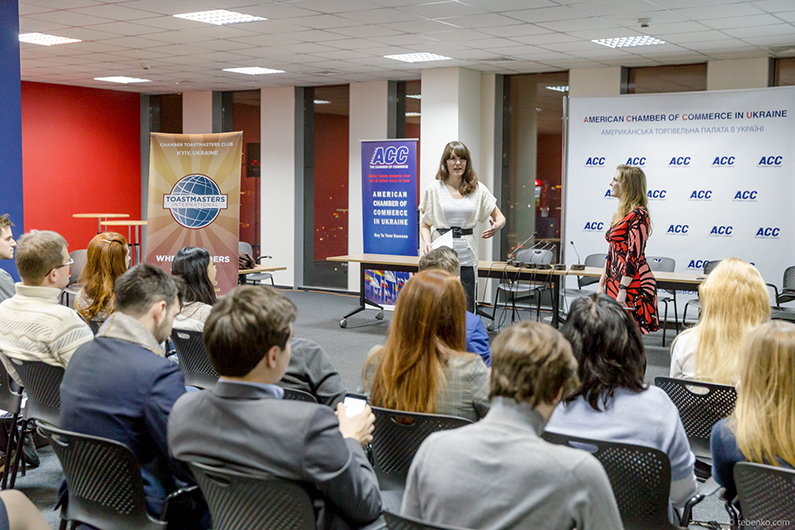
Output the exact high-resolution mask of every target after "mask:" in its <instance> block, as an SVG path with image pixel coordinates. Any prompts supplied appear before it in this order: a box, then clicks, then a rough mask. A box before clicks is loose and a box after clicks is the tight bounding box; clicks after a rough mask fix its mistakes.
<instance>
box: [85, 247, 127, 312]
mask: <svg viewBox="0 0 795 530" xmlns="http://www.w3.org/2000/svg"><path fill="white" fill-rule="evenodd" d="M129 267H130V247H128V246H127V240H126V239H124V237H123V236H122V235H121V234H117V233H115V232H104V233H102V234H97V235H95V236H94V238H93V239H92V240H91V242H90V243H89V244H88V250H87V251H86V266H85V267H84V268H83V272H81V273H80V279H79V280H78V283H79V284H81V285H82V286H83V288H82V289H80V292H79V293H78V294H77V297H76V298H75V309H77V313H78V314H79V315H80V316H81V317H83V319H84V320H85V321H86V322H91V321H92V320H93V321H95V322H98V323H101V322H104V321H105V320H106V319H107V318H108V316H110V314H111V313H113V311H114V309H115V302H114V298H113V287H114V285H115V284H116V279H117V278H118V277H119V276H121V275H122V274H124V272H125V271H126V270H127V269H128V268H129Z"/></svg>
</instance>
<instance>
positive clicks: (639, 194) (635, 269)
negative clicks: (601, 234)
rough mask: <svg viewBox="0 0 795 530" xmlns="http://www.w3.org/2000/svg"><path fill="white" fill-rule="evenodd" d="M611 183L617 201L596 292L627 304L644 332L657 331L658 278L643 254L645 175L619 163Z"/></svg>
mask: <svg viewBox="0 0 795 530" xmlns="http://www.w3.org/2000/svg"><path fill="white" fill-rule="evenodd" d="M610 186H611V190H610V195H612V196H613V197H616V198H617V199H618V200H619V201H620V203H619V205H618V210H616V213H614V214H613V220H612V222H611V223H610V229H609V230H608V231H607V233H606V234H605V239H607V242H608V243H609V244H610V248H609V250H608V252H607V260H606V261H605V270H604V272H603V273H602V276H601V278H599V288H598V290H597V292H598V293H607V294H608V295H609V296H611V297H612V298H615V299H616V301H617V302H620V303H624V304H626V305H627V306H628V308H629V309H630V310H631V311H632V314H633V315H634V316H635V320H636V321H637V323H638V326H640V330H641V331H642V332H643V333H650V332H652V331H657V330H658V329H660V324H659V322H658V320H657V282H656V281H655V279H654V275H653V274H652V273H651V269H649V264H648V263H646V256H645V251H646V241H647V240H648V239H649V233H650V231H651V219H650V218H649V209H648V207H647V206H646V175H645V174H644V173H643V170H642V169H640V168H639V167H634V166H625V165H621V166H618V168H616V175H615V176H614V177H613V181H612V182H611V183H610Z"/></svg>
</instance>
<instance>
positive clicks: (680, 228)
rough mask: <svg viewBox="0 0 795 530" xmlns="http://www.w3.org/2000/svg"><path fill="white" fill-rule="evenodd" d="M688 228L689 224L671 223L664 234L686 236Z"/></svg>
mask: <svg viewBox="0 0 795 530" xmlns="http://www.w3.org/2000/svg"><path fill="white" fill-rule="evenodd" d="M689 230H690V225H671V226H669V227H668V232H666V234H668V235H669V236H686V235H687V232H688V231H689Z"/></svg>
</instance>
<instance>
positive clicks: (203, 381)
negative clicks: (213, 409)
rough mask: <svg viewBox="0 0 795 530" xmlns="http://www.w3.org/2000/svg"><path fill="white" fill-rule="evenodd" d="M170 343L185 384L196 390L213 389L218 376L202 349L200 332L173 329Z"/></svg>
mask: <svg viewBox="0 0 795 530" xmlns="http://www.w3.org/2000/svg"><path fill="white" fill-rule="evenodd" d="M171 342H172V344H174V349H176V350H177V357H178V358H179V369H180V370H182V375H183V376H185V384H186V385H188V386H195V387H198V388H215V383H217V382H218V377H219V375H218V372H216V371H215V367H214V366H213V363H211V362H210V358H209V357H208V356H207V351H206V350H205V349H204V343H203V342H202V332H201V331H188V330H183V329H175V330H172V332H171Z"/></svg>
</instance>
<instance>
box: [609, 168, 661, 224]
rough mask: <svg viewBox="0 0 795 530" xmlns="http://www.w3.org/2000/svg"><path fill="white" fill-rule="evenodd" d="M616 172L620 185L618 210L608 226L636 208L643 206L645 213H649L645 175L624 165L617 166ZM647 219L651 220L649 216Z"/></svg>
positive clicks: (639, 170)
mask: <svg viewBox="0 0 795 530" xmlns="http://www.w3.org/2000/svg"><path fill="white" fill-rule="evenodd" d="M616 170H617V171H618V183H619V184H620V185H621V196H620V197H619V198H618V200H619V204H618V210H616V213H614V214H613V220H612V221H611V223H610V226H613V225H615V224H616V223H618V222H619V221H621V219H623V218H624V217H626V216H627V214H628V213H629V212H631V211H632V210H634V209H635V208H637V207H638V206H643V207H644V208H645V209H646V212H647V213H648V211H649V204H648V198H647V196H646V173H644V172H643V170H642V169H641V168H639V167H636V166H627V165H625V164H622V165H620V166H618V167H617V168H616ZM649 218H650V219H651V216H649Z"/></svg>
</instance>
